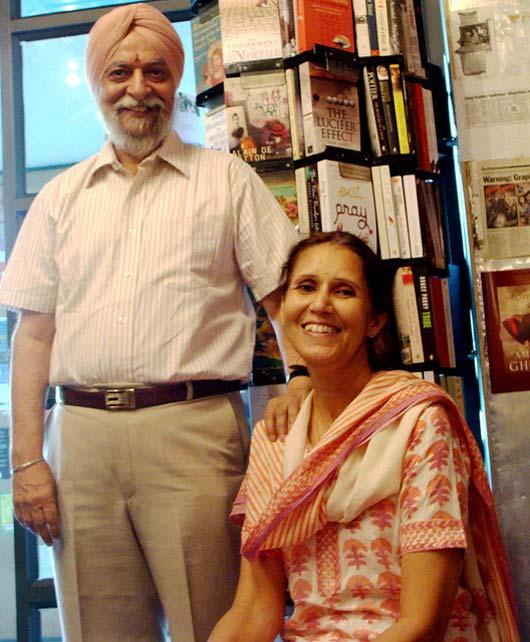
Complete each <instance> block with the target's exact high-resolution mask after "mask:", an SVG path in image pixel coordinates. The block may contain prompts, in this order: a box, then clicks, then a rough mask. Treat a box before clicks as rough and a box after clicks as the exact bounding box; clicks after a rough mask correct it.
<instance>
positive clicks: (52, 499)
mask: <svg viewBox="0 0 530 642" xmlns="http://www.w3.org/2000/svg"><path fill="white" fill-rule="evenodd" d="M12 488H13V506H14V508H15V516H16V518H17V520H18V522H19V523H20V524H21V525H22V526H24V528H27V529H28V530H30V531H31V532H32V533H35V535H40V537H42V539H43V540H44V542H45V543H46V544H47V545H48V546H51V544H52V539H54V538H57V537H60V535H61V530H60V520H59V509H58V506H57V489H56V485H55V479H54V477H53V474H52V472H51V470H50V467H49V466H48V464H47V463H46V462H45V461H43V462H40V463H38V464H35V465H34V466H31V468H28V469H26V470H22V471H20V472H18V473H14V474H13V478H12Z"/></svg>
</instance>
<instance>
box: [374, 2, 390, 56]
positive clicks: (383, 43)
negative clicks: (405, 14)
mask: <svg viewBox="0 0 530 642" xmlns="http://www.w3.org/2000/svg"><path fill="white" fill-rule="evenodd" d="M375 22H376V26H377V42H378V43H379V55H380V56H389V55H391V54H392V53H393V51H392V45H391V43H390V27H389V24H388V10H387V5H386V0H375Z"/></svg>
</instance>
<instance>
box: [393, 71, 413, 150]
mask: <svg viewBox="0 0 530 642" xmlns="http://www.w3.org/2000/svg"><path fill="white" fill-rule="evenodd" d="M389 71H390V81H391V85H392V98H393V100H394V111H395V114H396V127H397V135H398V142H399V153H400V154H410V145H409V128H408V124H407V111H406V109H405V99H404V94H403V80H402V77H401V67H400V66H399V65H398V64H391V65H389Z"/></svg>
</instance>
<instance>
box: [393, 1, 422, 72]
mask: <svg viewBox="0 0 530 642" xmlns="http://www.w3.org/2000/svg"><path fill="white" fill-rule="evenodd" d="M399 22H400V36H401V38H400V40H401V47H402V51H403V59H404V61H405V69H406V71H407V72H408V73H410V74H416V75H417V76H421V77H423V78H424V77H425V69H424V68H423V63H422V59H421V51H420V42H419V38H418V29H417V25H416V10H415V7H414V0H402V1H401V2H400V13H399Z"/></svg>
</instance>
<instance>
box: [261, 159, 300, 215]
mask: <svg viewBox="0 0 530 642" xmlns="http://www.w3.org/2000/svg"><path fill="white" fill-rule="evenodd" d="M258 173H259V175H260V177H261V179H262V180H263V182H264V183H265V184H266V185H267V187H268V188H269V189H270V191H271V192H272V193H273V194H274V196H275V198H276V200H277V201H278V203H279V204H280V205H281V207H282V209H283V211H284V212H285V214H286V215H287V217H288V218H289V220H290V221H291V223H292V224H293V225H295V226H296V225H298V222H299V221H298V199H297V196H296V179H295V174H294V169H293V168H292V167H287V168H286V167H282V168H275V169H269V168H267V170H266V171H260V170H258Z"/></svg>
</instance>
